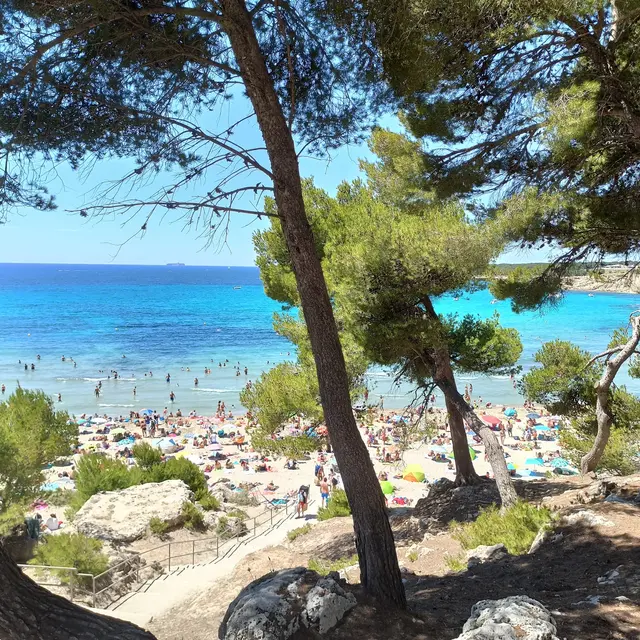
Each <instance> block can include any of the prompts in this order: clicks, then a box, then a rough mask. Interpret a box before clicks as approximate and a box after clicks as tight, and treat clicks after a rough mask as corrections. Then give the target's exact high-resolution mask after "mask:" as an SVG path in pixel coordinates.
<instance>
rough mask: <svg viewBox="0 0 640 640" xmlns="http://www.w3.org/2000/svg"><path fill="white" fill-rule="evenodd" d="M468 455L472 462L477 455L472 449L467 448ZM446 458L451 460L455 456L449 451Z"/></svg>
mask: <svg viewBox="0 0 640 640" xmlns="http://www.w3.org/2000/svg"><path fill="white" fill-rule="evenodd" d="M469 455H470V456H471V459H472V460H475V459H476V458H477V457H478V454H477V453H476V451H475V449H473V448H472V447H469ZM447 457H448V458H451V459H455V454H454V453H453V451H449V452H448V453H447Z"/></svg>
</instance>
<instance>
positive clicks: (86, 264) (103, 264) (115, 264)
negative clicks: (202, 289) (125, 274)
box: [0, 262, 258, 269]
mask: <svg viewBox="0 0 640 640" xmlns="http://www.w3.org/2000/svg"><path fill="white" fill-rule="evenodd" d="M18 264H20V265H51V266H63V267H64V266H76V267H171V266H178V265H179V266H181V267H217V268H220V269H257V268H258V267H257V266H256V265H255V264H236V265H229V264H187V263H185V262H180V263H176V262H165V263H164V264H149V263H142V262H138V263H121V262H0V266H4V265H18Z"/></svg>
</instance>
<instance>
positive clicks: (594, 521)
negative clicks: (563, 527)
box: [560, 509, 615, 527]
mask: <svg viewBox="0 0 640 640" xmlns="http://www.w3.org/2000/svg"><path fill="white" fill-rule="evenodd" d="M560 523H561V524H570V525H571V524H583V525H587V526H591V527H597V526H603V527H614V526H615V524H614V523H613V522H611V520H607V519H606V518H603V517H602V516H599V515H598V514H597V513H594V512H593V511H588V510H587V509H584V510H582V511H576V512H574V513H570V514H568V515H566V516H563V517H562V519H561V520H560Z"/></svg>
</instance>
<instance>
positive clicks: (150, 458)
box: [131, 442, 162, 471]
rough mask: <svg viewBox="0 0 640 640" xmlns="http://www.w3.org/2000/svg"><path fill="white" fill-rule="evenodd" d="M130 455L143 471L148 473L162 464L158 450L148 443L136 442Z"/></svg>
mask: <svg viewBox="0 0 640 640" xmlns="http://www.w3.org/2000/svg"><path fill="white" fill-rule="evenodd" d="M131 453H133V457H134V459H135V461H136V462H137V463H138V466H139V467H140V468H141V469H142V470H143V471H149V470H151V468H152V467H155V466H156V465H158V464H160V463H161V462H162V453H161V452H160V449H156V448H155V447H152V446H151V445H150V444H149V443H148V442H137V443H136V444H134V445H133V448H132V449H131Z"/></svg>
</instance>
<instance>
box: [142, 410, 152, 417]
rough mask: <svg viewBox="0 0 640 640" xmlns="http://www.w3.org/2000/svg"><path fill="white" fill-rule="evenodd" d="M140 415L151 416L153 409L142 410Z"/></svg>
mask: <svg viewBox="0 0 640 640" xmlns="http://www.w3.org/2000/svg"><path fill="white" fill-rule="evenodd" d="M140 414H141V415H143V416H152V415H153V409H143V410H142V411H141V412H140Z"/></svg>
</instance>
